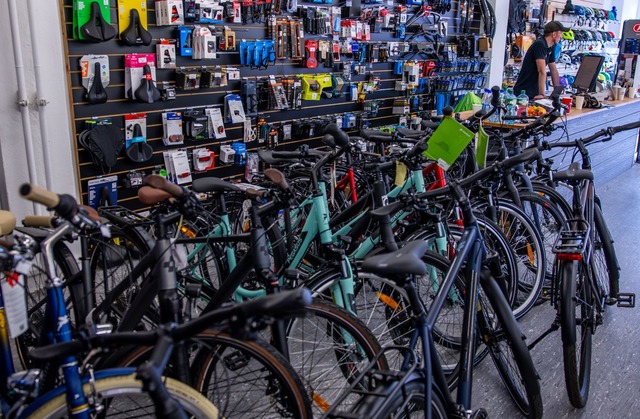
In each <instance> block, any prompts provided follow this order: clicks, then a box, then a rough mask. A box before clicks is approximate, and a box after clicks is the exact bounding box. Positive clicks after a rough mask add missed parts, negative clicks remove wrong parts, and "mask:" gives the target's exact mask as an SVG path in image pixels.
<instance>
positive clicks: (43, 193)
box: [20, 183, 60, 209]
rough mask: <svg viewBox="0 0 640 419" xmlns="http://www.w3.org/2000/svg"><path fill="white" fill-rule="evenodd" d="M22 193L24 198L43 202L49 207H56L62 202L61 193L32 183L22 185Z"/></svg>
mask: <svg viewBox="0 0 640 419" xmlns="http://www.w3.org/2000/svg"><path fill="white" fill-rule="evenodd" d="M20 195H21V196H22V197H23V198H24V199H28V200H29V201H31V202H35V203H37V204H42V205H44V206H46V207H47V208H49V209H55V208H56V207H57V206H58V204H59V203H60V195H58V194H57V193H55V192H51V191H48V190H46V189H44V188H41V187H39V186H36V185H32V184H30V183H23V184H22V186H20Z"/></svg>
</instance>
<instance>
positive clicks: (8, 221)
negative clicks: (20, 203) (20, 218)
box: [0, 210, 16, 236]
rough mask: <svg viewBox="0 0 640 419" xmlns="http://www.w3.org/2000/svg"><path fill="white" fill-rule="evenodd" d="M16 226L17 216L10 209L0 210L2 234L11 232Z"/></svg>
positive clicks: (0, 233)
mask: <svg viewBox="0 0 640 419" xmlns="http://www.w3.org/2000/svg"><path fill="white" fill-rule="evenodd" d="M14 228H16V216H15V215H13V214H12V213H10V212H9V211H3V210H0V236H6V235H7V234H11V232H12V231H13V229H14Z"/></svg>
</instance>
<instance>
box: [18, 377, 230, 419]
mask: <svg viewBox="0 0 640 419" xmlns="http://www.w3.org/2000/svg"><path fill="white" fill-rule="evenodd" d="M135 375H136V374H128V375H119V376H118V375H117V376H113V377H105V378H99V379H96V380H95V388H96V390H97V392H98V394H99V395H100V396H102V397H101V399H100V400H102V401H104V400H105V399H109V400H110V401H109V403H108V407H107V408H108V409H111V408H114V407H117V406H115V405H114V399H115V398H116V397H119V396H127V395H129V396H137V397H136V399H135V401H128V403H127V404H132V403H135V404H138V403H137V402H138V400H139V399H142V401H145V400H144V399H145V398H146V402H148V403H147V406H140V405H137V406H136V407H137V409H142V408H144V410H145V411H144V412H140V413H141V414H142V415H143V416H142V417H154V416H155V406H154V405H153V402H152V401H151V400H150V399H149V396H148V395H146V394H145V392H144V390H143V389H142V388H143V384H142V382H141V381H140V380H137V379H136V378H135ZM163 381H164V384H165V386H166V388H167V391H168V392H169V394H170V395H171V397H172V398H173V399H174V400H176V401H178V402H179V403H180V405H181V406H182V408H183V409H184V410H185V413H187V415H188V416H189V417H193V418H197V419H200V418H218V410H217V408H216V407H215V406H214V405H213V404H211V402H209V401H208V400H207V399H206V398H205V397H204V396H203V395H201V394H200V393H198V392H197V391H196V390H194V389H193V388H191V387H189V386H187V385H186V384H183V383H181V382H179V381H176V380H173V379H171V378H164V380H163ZM92 387H93V386H92V385H91V384H90V383H86V384H84V386H83V391H84V393H85V395H86V396H87V397H91V395H92ZM66 397H67V396H66V394H65V393H64V392H62V394H60V395H58V396H57V397H54V398H53V399H51V400H49V401H48V402H46V403H44V404H43V405H41V406H39V407H37V408H36V410H34V411H33V412H31V413H29V414H28V415H27V417H28V418H34V419H35V418H47V419H55V418H62V417H67V415H68V408H67V400H66ZM36 402H37V400H36ZM103 407H104V404H103ZM123 409H126V407H124V408H123ZM126 412H129V410H125V411H124V412H114V413H115V416H114V417H120V418H122V417H126V416H127V415H128V413H126ZM101 417H107V416H106V415H105V411H102V412H101Z"/></svg>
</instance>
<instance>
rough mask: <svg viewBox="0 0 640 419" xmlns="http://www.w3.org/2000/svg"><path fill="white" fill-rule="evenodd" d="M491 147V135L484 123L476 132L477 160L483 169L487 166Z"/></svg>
mask: <svg viewBox="0 0 640 419" xmlns="http://www.w3.org/2000/svg"><path fill="white" fill-rule="evenodd" d="M488 149H489V135H488V134H487V133H486V131H485V130H484V128H482V125H480V130H479V131H478V133H477V134H476V162H478V166H479V167H480V168H481V169H484V168H485V167H487V150H488Z"/></svg>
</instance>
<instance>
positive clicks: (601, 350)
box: [474, 165, 640, 419]
mask: <svg viewBox="0 0 640 419" xmlns="http://www.w3.org/2000/svg"><path fill="white" fill-rule="evenodd" d="M598 187H599V189H598V193H599V195H600V197H601V199H602V206H603V209H604V214H605V217H606V219H607V222H608V225H609V228H610V230H611V233H612V235H613V238H614V240H615V246H616V251H617V255H618V259H619V262H620V266H621V268H622V270H621V277H620V290H621V291H623V292H634V293H636V294H638V295H640V269H639V268H640V246H639V245H638V240H640V165H634V166H633V167H632V168H631V169H630V170H628V171H626V172H625V173H624V174H623V175H621V176H619V177H617V178H616V179H615V180H613V181H611V182H609V183H607V184H605V185H598ZM554 315H555V312H554V311H553V310H552V309H551V307H550V306H548V305H544V306H539V307H536V308H534V310H533V311H532V312H530V313H529V314H528V315H527V316H525V318H524V319H522V322H521V327H522V330H523V332H524V333H525V335H526V336H527V338H528V340H529V341H531V340H532V339H534V338H535V337H537V336H539V335H540V333H541V332H542V331H544V330H546V328H547V327H548V326H549V325H550V324H551V321H552V320H553V318H554ZM593 342H594V344H593V349H594V351H593V360H592V373H591V392H590V396H589V401H588V403H587V406H586V407H585V408H583V409H574V408H573V407H572V406H571V404H570V403H569V400H568V398H567V393H566V389H565V385H564V371H563V363H562V345H561V341H560V334H559V332H556V333H554V334H552V335H550V336H548V337H547V338H546V339H545V340H544V341H542V342H541V343H540V344H539V345H538V346H536V347H535V348H534V349H533V350H532V356H533V360H534V362H535V365H536V368H537V370H538V373H539V375H540V378H541V386H542V396H543V403H544V416H545V417H547V418H598V419H601V418H607V419H609V418H632V417H633V418H637V417H640V413H639V412H640V306H639V307H636V308H635V309H625V308H617V307H610V308H609V310H608V311H607V313H606V318H605V321H604V325H603V326H601V327H600V328H599V329H598V330H597V332H596V334H595V335H594V337H593ZM475 377H476V380H478V381H482V382H483V384H485V383H486V384H488V382H493V383H495V385H483V386H475V389H477V390H476V392H475V394H474V406H475V407H484V408H485V409H487V410H488V411H489V414H490V417H492V418H514V417H521V415H520V413H519V411H518V410H517V409H516V408H515V406H514V404H513V402H512V401H511V399H510V398H509V396H508V395H507V393H506V390H505V389H504V387H502V384H501V383H500V379H499V377H498V376H497V373H496V372H495V367H494V366H493V363H492V362H491V360H489V359H486V360H485V361H483V362H482V364H481V365H480V366H479V367H478V368H477V369H476V374H475ZM480 387H483V388H482V389H480Z"/></svg>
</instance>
